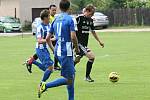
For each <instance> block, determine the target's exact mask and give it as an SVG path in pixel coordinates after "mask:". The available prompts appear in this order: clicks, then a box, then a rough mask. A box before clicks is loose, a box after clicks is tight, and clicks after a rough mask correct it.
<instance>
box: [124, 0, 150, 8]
mask: <svg viewBox="0 0 150 100" xmlns="http://www.w3.org/2000/svg"><path fill="white" fill-rule="evenodd" d="M146 4H147V2H146V1H139V0H127V1H126V3H125V7H126V8H141V7H142V8H145V7H146Z"/></svg>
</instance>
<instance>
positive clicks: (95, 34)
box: [91, 31, 104, 48]
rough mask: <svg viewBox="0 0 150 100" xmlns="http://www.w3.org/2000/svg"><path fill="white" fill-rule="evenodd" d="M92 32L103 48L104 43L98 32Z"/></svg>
mask: <svg viewBox="0 0 150 100" xmlns="http://www.w3.org/2000/svg"><path fill="white" fill-rule="evenodd" d="M91 33H92V34H93V36H94V38H95V39H96V40H97V41H98V42H99V44H100V45H101V46H102V48H103V47H104V43H103V42H102V41H101V40H100V39H99V37H98V35H97V33H96V32H95V31H91Z"/></svg>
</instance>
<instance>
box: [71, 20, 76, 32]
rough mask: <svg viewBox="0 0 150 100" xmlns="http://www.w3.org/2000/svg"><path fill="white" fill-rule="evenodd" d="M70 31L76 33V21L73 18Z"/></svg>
mask: <svg viewBox="0 0 150 100" xmlns="http://www.w3.org/2000/svg"><path fill="white" fill-rule="evenodd" d="M70 30H71V31H72V32H75V23H74V21H73V19H72V18H71V21H70Z"/></svg>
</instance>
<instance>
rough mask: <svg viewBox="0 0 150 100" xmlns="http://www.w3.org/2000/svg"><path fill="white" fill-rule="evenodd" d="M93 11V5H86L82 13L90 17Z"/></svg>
mask: <svg viewBox="0 0 150 100" xmlns="http://www.w3.org/2000/svg"><path fill="white" fill-rule="evenodd" d="M94 12H95V7H94V6H93V5H87V6H86V7H85V9H84V12H83V13H84V15H85V16H86V17H92V16H93V15H94Z"/></svg>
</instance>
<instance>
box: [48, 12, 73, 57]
mask: <svg viewBox="0 0 150 100" xmlns="http://www.w3.org/2000/svg"><path fill="white" fill-rule="evenodd" d="M72 31H73V32H75V24H74V21H73V19H72V17H71V16H70V15H68V14H67V13H60V14H59V15H58V16H57V17H56V18H55V20H54V22H53V23H52V25H51V29H50V33H55V37H56V46H55V52H54V53H55V55H57V56H73V44H72V42H71V32H72Z"/></svg>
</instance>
